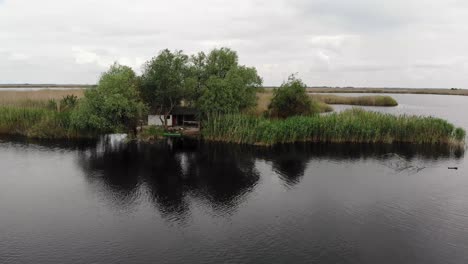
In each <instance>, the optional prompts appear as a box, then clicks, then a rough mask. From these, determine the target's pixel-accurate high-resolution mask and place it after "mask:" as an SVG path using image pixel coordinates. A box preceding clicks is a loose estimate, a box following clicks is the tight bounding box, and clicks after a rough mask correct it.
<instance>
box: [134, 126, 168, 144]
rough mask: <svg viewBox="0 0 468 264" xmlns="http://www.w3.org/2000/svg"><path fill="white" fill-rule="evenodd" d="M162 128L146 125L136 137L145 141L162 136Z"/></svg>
mask: <svg viewBox="0 0 468 264" xmlns="http://www.w3.org/2000/svg"><path fill="white" fill-rule="evenodd" d="M163 134H164V129H163V128H162V127H159V126H148V127H145V128H143V129H142V131H141V133H140V134H139V135H138V138H139V139H141V140H143V141H145V142H147V141H153V140H156V139H160V138H162V137H163Z"/></svg>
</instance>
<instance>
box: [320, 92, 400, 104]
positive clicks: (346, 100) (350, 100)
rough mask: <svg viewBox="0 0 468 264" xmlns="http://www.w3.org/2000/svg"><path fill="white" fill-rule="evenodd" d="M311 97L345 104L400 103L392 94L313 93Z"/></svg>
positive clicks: (326, 101) (330, 102) (327, 102)
mask: <svg viewBox="0 0 468 264" xmlns="http://www.w3.org/2000/svg"><path fill="white" fill-rule="evenodd" d="M311 97H312V98H313V99H315V100H317V101H321V102H324V103H326V104H344V105H361V106H397V105H398V103H397V101H396V100H395V99H393V98H392V97H390V96H383V95H373V96H339V95H332V94H326V95H325V94H313V95H311Z"/></svg>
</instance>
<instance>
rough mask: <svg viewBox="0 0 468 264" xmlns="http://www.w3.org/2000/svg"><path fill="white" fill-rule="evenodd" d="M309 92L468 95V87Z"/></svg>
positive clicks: (317, 89)
mask: <svg viewBox="0 0 468 264" xmlns="http://www.w3.org/2000/svg"><path fill="white" fill-rule="evenodd" d="M307 92H309V93H380V94H435V95H462V96H468V90H467V89H458V88H449V89H430V88H351V87H346V88H329V87H311V88H307Z"/></svg>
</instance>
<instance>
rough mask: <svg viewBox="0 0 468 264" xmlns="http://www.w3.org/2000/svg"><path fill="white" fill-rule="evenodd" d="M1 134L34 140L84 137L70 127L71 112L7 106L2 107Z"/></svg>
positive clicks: (0, 111) (0, 115)
mask: <svg viewBox="0 0 468 264" xmlns="http://www.w3.org/2000/svg"><path fill="white" fill-rule="evenodd" d="M0 134H10V135H22V136H27V137H32V138H73V137H82V135H80V134H79V133H78V132H77V131H75V130H74V129H73V128H72V127H71V126H70V112H66V111H65V112H58V111H56V110H49V109H46V108H23V107H5V106H2V107H0Z"/></svg>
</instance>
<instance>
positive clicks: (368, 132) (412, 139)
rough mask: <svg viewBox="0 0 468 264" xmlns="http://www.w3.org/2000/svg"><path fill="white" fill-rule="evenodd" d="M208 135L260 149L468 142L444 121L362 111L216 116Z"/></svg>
mask: <svg viewBox="0 0 468 264" xmlns="http://www.w3.org/2000/svg"><path fill="white" fill-rule="evenodd" d="M202 135H203V137H204V138H205V139H206V140H212V141H222V142H232V143H239V144H255V145H274V144H279V143H293V142H306V141H312V142H337V143H340V142H348V143H414V144H454V145H461V144H463V143H464V139H465V131H464V130H463V129H461V128H455V127H454V125H452V124H450V123H448V122H447V121H445V120H442V119H438V118H432V117H417V116H405V115H404V116H393V115H389V114H381V113H376V112H366V111H363V110H358V109H352V110H348V111H345V112H342V113H333V114H330V115H325V116H321V115H314V116H297V117H291V118H288V119H284V120H274V119H267V118H263V117H254V116H247V115H224V116H211V117H210V118H208V119H207V121H206V122H205V123H204V128H203V131H202Z"/></svg>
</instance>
